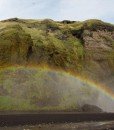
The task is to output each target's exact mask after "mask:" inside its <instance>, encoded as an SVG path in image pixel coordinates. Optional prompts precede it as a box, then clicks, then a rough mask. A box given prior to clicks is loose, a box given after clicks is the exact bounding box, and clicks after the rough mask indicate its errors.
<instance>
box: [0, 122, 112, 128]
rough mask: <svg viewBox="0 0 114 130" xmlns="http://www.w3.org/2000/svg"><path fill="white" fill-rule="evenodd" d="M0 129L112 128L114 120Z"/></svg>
mask: <svg viewBox="0 0 114 130" xmlns="http://www.w3.org/2000/svg"><path fill="white" fill-rule="evenodd" d="M0 130H114V121H109V122H82V123H61V124H39V125H27V126H15V127H0Z"/></svg>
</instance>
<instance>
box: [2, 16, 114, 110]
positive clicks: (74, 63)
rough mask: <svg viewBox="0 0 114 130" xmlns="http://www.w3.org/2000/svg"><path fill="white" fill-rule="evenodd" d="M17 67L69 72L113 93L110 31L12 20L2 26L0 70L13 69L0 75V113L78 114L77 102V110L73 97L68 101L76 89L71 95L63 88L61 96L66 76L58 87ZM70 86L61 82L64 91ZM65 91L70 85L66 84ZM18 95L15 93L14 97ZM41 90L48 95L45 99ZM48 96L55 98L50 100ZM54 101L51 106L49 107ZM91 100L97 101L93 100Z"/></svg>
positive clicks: (100, 25)
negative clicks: (40, 67)
mask: <svg viewBox="0 0 114 130" xmlns="http://www.w3.org/2000/svg"><path fill="white" fill-rule="evenodd" d="M16 65H17V66H39V65H40V66H41V65H46V66H49V67H50V68H51V67H52V68H54V67H55V68H57V69H63V70H70V71H73V72H74V73H78V74H80V75H82V76H83V77H86V78H88V79H92V80H94V81H95V82H96V81H97V82H100V83H103V84H105V85H106V86H109V87H112V90H114V88H113V84H114V80H113V79H114V26H113V25H111V24H108V23H104V22H102V21H100V20H88V21H84V22H75V21H67V20H65V21H62V22H55V21H53V20H50V19H46V20H24V19H17V18H14V19H8V20H4V21H1V22H0V67H1V68H2V67H7V66H11V68H12V70H7V68H6V69H4V70H0V96H1V97H0V104H2V105H1V106H2V107H1V106H0V110H6V109H8V110H15V109H16V110H18V109H17V108H19V110H28V109H29V110H40V109H41V110H42V109H46V110H47V109H52V110H54V109H58V110H61V109H64V108H68V109H69V108H72V107H73V108H72V109H74V108H76V107H77V108H78V106H79V105H80V104H78V102H77V104H78V105H77V104H75V103H76V100H75V101H74V100H72V99H73V98H77V97H75V93H74V95H73V96H71V95H69V94H71V93H73V89H74V88H72V89H71V93H69V94H68V91H70V89H69V88H68V89H66V88H64V90H65V89H66V91H64V92H63V93H62V95H61V93H60V92H59V86H62V82H64V80H63V78H66V77H65V76H63V77H62V78H61V79H60V78H56V76H55V79H57V81H56V80H55V81H56V83H54V84H51V81H52V82H53V75H54V74H51V76H50V74H49V75H48V74H47V73H48V72H42V74H43V76H41V77H39V76H38V75H40V71H37V74H36V72H35V70H34V69H33V70H30V69H26V67H25V68H22V69H20V68H17V67H15V66H16ZM13 69H14V70H13ZM45 73H46V74H45ZM34 74H35V75H37V76H36V77H37V78H36V77H34ZM42 74H41V75H42ZM7 76H9V77H7ZM23 76H24V77H23ZM45 77H47V78H48V77H49V79H45ZM57 77H58V76H57ZM59 77H61V76H59ZM58 79H59V81H60V83H61V84H60V85H58V89H57V85H55V84H58V83H59V81H58ZM33 81H34V82H33ZM40 81H41V82H40ZM71 81H72V80H70V81H68V82H71ZM17 82H18V84H17V85H16V83H17ZM68 82H67V81H65V84H66V86H67V84H68ZM19 83H20V84H21V85H19ZM39 83H41V84H39ZM46 86H48V87H49V89H48V88H46ZM54 86H56V88H55V87H54ZM69 86H72V85H71V84H69ZM81 86H84V85H83V84H82V85H81ZM31 87H32V88H31ZM20 88H21V89H20ZM17 90H19V91H18V92H17ZM21 90H22V91H21ZM24 90H25V91H24ZM31 90H33V91H31ZM39 90H41V91H39ZM44 90H46V92H45V96H44V97H43V92H44ZM49 90H50V91H49ZM60 90H61V89H60ZM84 91H86V90H84ZM36 92H37V93H38V95H37V94H36ZM57 92H59V94H58V93H57ZM51 93H53V94H55V95H56V96H57V97H53V94H51ZM91 94H92V93H91ZM46 95H47V97H46ZM93 95H94V94H93ZM40 96H41V97H40ZM70 96H71V97H70ZM94 97H95V96H94ZM13 98H15V100H13ZM53 98H54V101H55V104H54V102H53V101H52V99H53ZM79 98H80V97H79ZM84 98H85V97H81V99H80V100H81V101H82V102H83V101H84ZM17 99H20V100H17ZM46 99H47V100H46ZM63 99H64V103H65V104H64V103H63ZM82 99H83V100H82ZM92 100H95V99H93V98H92ZM78 101H79V100H78ZM9 102H10V103H11V104H10V103H9ZM17 102H18V103H17ZM67 102H71V104H67ZM8 103H9V104H8ZM16 103H17V104H16ZM46 103H47V104H46ZM85 103H86V104H87V103H88V102H85ZM12 104H13V105H12ZM50 104H51V105H50ZM74 104H75V105H74ZM22 106H23V107H22ZM30 106H31V107H30ZM101 107H103V106H101ZM27 108H28V109H27ZM105 110H107V108H106V109H105Z"/></svg>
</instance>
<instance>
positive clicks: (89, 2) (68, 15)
mask: <svg viewBox="0 0 114 130" xmlns="http://www.w3.org/2000/svg"><path fill="white" fill-rule="evenodd" d="M14 17H18V18H24V19H29V18H30V19H46V18H49V19H53V20H59V21H61V20H75V21H84V20H87V19H100V20H103V21H106V22H110V23H113V24H114V0H0V20H3V19H7V18H14Z"/></svg>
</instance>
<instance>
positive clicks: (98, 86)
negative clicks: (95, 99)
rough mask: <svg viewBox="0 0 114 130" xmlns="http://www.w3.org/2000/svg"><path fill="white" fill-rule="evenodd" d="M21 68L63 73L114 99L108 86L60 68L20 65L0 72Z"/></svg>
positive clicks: (0, 68) (8, 67) (113, 94)
mask: <svg viewBox="0 0 114 130" xmlns="http://www.w3.org/2000/svg"><path fill="white" fill-rule="evenodd" d="M13 67H15V68H20V67H24V68H25V69H26V68H28V69H36V70H37V69H42V70H44V71H45V70H51V71H54V72H60V73H63V74H66V75H68V76H73V77H75V78H76V79H77V80H78V81H80V82H82V83H86V84H88V85H89V86H91V87H93V88H95V89H97V90H98V91H100V92H101V93H103V94H104V95H106V96H108V97H109V98H111V99H114V92H113V91H112V90H111V89H110V88H109V87H108V86H105V85H103V84H100V83H97V82H95V81H92V80H90V79H88V78H85V77H83V76H81V75H80V74H77V73H75V72H72V71H70V70H67V71H66V70H63V69H60V68H59V69H58V68H55V67H51V68H50V67H49V66H47V65H26V66H20V65H13V66H7V67H6V66H5V67H0V71H1V70H2V71H3V70H5V69H6V68H7V69H10V68H13Z"/></svg>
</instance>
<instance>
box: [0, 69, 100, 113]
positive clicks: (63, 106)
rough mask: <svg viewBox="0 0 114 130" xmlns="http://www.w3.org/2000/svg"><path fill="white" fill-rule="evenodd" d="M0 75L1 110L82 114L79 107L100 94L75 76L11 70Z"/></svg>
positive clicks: (39, 71)
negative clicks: (61, 111)
mask: <svg viewBox="0 0 114 130" xmlns="http://www.w3.org/2000/svg"><path fill="white" fill-rule="evenodd" d="M0 75H1V76H0V110H19V111H21V110H26V111H27V110H39V111H44V110H46V111H48V110H53V111H54V110H58V111H59V110H72V109H75V110H77V111H79V110H80V109H79V107H80V103H84V102H87V101H90V100H93V98H94V97H95V95H97V94H98V92H97V90H94V88H92V87H91V88H90V86H89V85H88V84H85V85H84V84H83V83H82V82H81V81H79V80H77V79H76V78H74V77H73V76H70V75H68V74H67V73H61V72H56V71H53V70H49V69H41V68H34V67H31V68H29V67H9V68H5V69H4V70H3V69H1V70H0ZM76 83H77V85H76ZM80 93H83V95H82V96H79V95H80ZM90 97H91V98H90Z"/></svg>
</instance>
